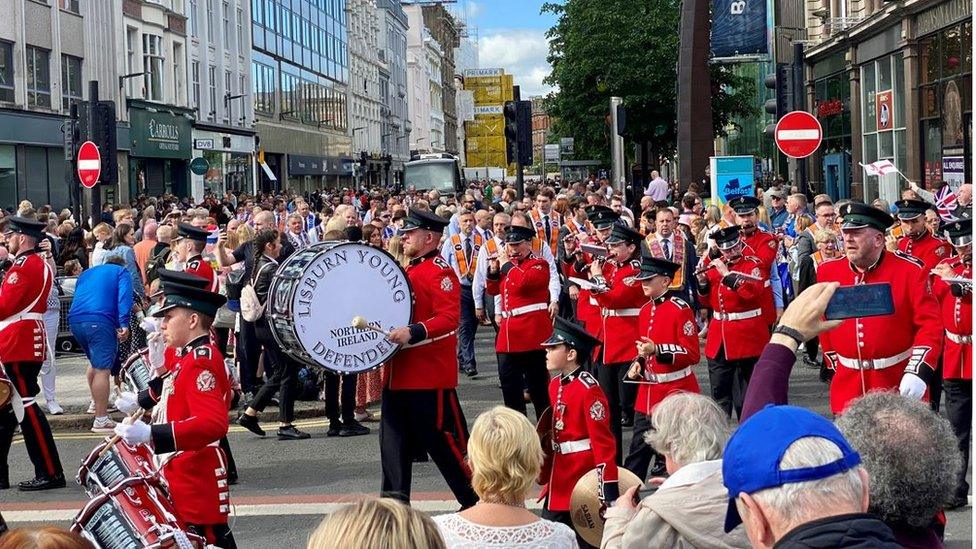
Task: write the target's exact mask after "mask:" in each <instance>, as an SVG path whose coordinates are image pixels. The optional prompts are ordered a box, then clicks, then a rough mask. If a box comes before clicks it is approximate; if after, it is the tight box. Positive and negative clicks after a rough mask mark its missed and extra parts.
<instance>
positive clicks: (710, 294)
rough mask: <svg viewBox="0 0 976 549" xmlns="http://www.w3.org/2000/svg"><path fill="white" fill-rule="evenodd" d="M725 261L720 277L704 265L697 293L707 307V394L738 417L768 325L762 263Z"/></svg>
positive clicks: (746, 259) (766, 339) (755, 260)
mask: <svg viewBox="0 0 976 549" xmlns="http://www.w3.org/2000/svg"><path fill="white" fill-rule="evenodd" d="M709 264H711V261H706V262H705V266H708V265H709ZM726 265H727V267H728V269H729V274H728V275H726V276H724V277H723V276H722V275H721V274H719V272H718V269H707V270H706V271H705V273H704V276H705V279H706V282H705V284H703V285H701V286H699V288H698V291H699V293H701V294H702V297H701V301H702V304H703V305H704V306H706V307H708V308H709V309H711V310H712V320H711V322H710V324H709V326H708V336H707V337H706V339H705V357H706V358H707V359H708V379H709V385H710V386H711V387H712V398H714V399H715V401H716V402H717V403H718V404H719V406H721V407H722V409H724V410H725V411H726V413H728V414H729V415H730V416H731V415H732V409H733V407H734V408H735V411H736V414H737V415H740V414H741V413H742V403H743V401H744V399H745V395H746V388H747V387H748V385H749V378H750V377H752V369H753V367H754V366H755V365H756V361H757V360H758V359H759V355H761V354H762V351H763V348H764V347H765V346H766V343H768V342H769V324H768V323H767V319H766V317H765V316H764V313H765V309H764V304H765V303H766V287H765V286H764V281H765V278H763V269H764V267H763V264H762V261H761V260H760V259H759V258H757V257H755V256H740V257H739V258H738V259H736V260H730V261H728V262H726ZM737 273H742V274H743V275H745V276H741V275H739V274H737ZM766 274H767V275H768V273H766Z"/></svg>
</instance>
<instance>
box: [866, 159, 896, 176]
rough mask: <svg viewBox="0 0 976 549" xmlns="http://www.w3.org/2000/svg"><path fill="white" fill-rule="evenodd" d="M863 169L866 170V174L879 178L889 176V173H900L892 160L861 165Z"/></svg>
mask: <svg viewBox="0 0 976 549" xmlns="http://www.w3.org/2000/svg"><path fill="white" fill-rule="evenodd" d="M861 167H862V168H864V173H866V174H868V175H876V176H878V177H880V176H882V175H888V174H889V173H899V172H898V168H896V167H895V165H894V164H892V163H891V161H890V160H878V161H877V162H872V163H870V164H861Z"/></svg>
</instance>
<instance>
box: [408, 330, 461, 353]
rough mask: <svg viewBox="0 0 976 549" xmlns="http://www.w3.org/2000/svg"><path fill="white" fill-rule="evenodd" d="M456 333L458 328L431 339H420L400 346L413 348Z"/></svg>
mask: <svg viewBox="0 0 976 549" xmlns="http://www.w3.org/2000/svg"><path fill="white" fill-rule="evenodd" d="M456 333H457V331H456V330H451V331H450V332H447V333H446V334H444V335H442V336H437V337H432V338H430V339H425V340H423V341H418V342H416V343H408V344H407V345H404V346H403V347H400V348H401V349H410V348H413V347H420V346H421V345H427V344H428V343H433V342H435V341H440V340H442V339H445V338H448V337H451V336H452V335H454V334H456Z"/></svg>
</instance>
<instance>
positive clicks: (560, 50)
mask: <svg viewBox="0 0 976 549" xmlns="http://www.w3.org/2000/svg"><path fill="white" fill-rule="evenodd" d="M680 7H681V4H680V2H679V1H678V0H565V2H563V3H552V2H549V3H546V4H544V5H543V7H542V11H543V12H549V13H553V14H555V15H557V17H558V19H557V21H556V24H555V25H554V26H553V27H552V28H551V29H549V31H548V32H547V34H546V36H547V38H548V39H549V56H548V61H549V63H550V64H551V65H552V72H551V73H550V74H549V76H548V77H547V78H546V80H545V82H546V83H547V84H549V85H551V86H554V87H556V88H557V89H558V91H556V92H555V93H553V94H550V96H549V97H548V99H547V107H546V108H547V109H548V112H549V115H550V116H552V117H554V118H555V120H556V122H555V124H554V128H553V129H554V132H555V134H556V135H560V136H567V137H568V136H573V137H575V138H576V143H575V147H576V151H577V156H581V155H582V157H584V158H592V159H596V160H600V161H602V162H604V163H609V156H610V150H609V133H610V128H609V124H608V120H609V118H608V116H609V110H610V97H611V96H618V97H622V98H623V99H624V105H626V107H627V131H628V139H629V140H632V141H635V142H640V141H644V140H646V141H648V144H649V148H650V153H651V154H650V156H651V157H652V158H654V157H656V156H658V155H671V154H673V153H674V149H675V144H676V141H677V134H676V124H675V117H676V114H675V107H676V101H675V100H676V92H677V63H678V47H679V37H678V32H677V29H678V28H679V24H680ZM711 75H712V87H713V90H714V93H713V94H712V95H713V98H712V113H713V116H712V118H713V126H714V128H715V133H716V135H724V131H725V128H726V127H727V126H728V123H729V121H730V119H731V118H733V117H735V116H748V115H750V114H753V113H754V112H755V109H754V107H753V96H752V92H751V89H752V88H751V86H750V84H749V83H748V81H747V79H744V78H741V77H739V76H737V75H735V74H733V73H732V71H731V70H728V68H725V67H721V66H715V67H713V68H712V71H711Z"/></svg>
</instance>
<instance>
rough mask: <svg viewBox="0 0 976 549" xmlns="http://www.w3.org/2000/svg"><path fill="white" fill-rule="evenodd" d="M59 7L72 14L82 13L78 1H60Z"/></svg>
mask: <svg viewBox="0 0 976 549" xmlns="http://www.w3.org/2000/svg"><path fill="white" fill-rule="evenodd" d="M58 7H59V8H61V9H63V10H64V11H70V12H71V13H78V14H80V13H81V10H79V9H78V0H58Z"/></svg>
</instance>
